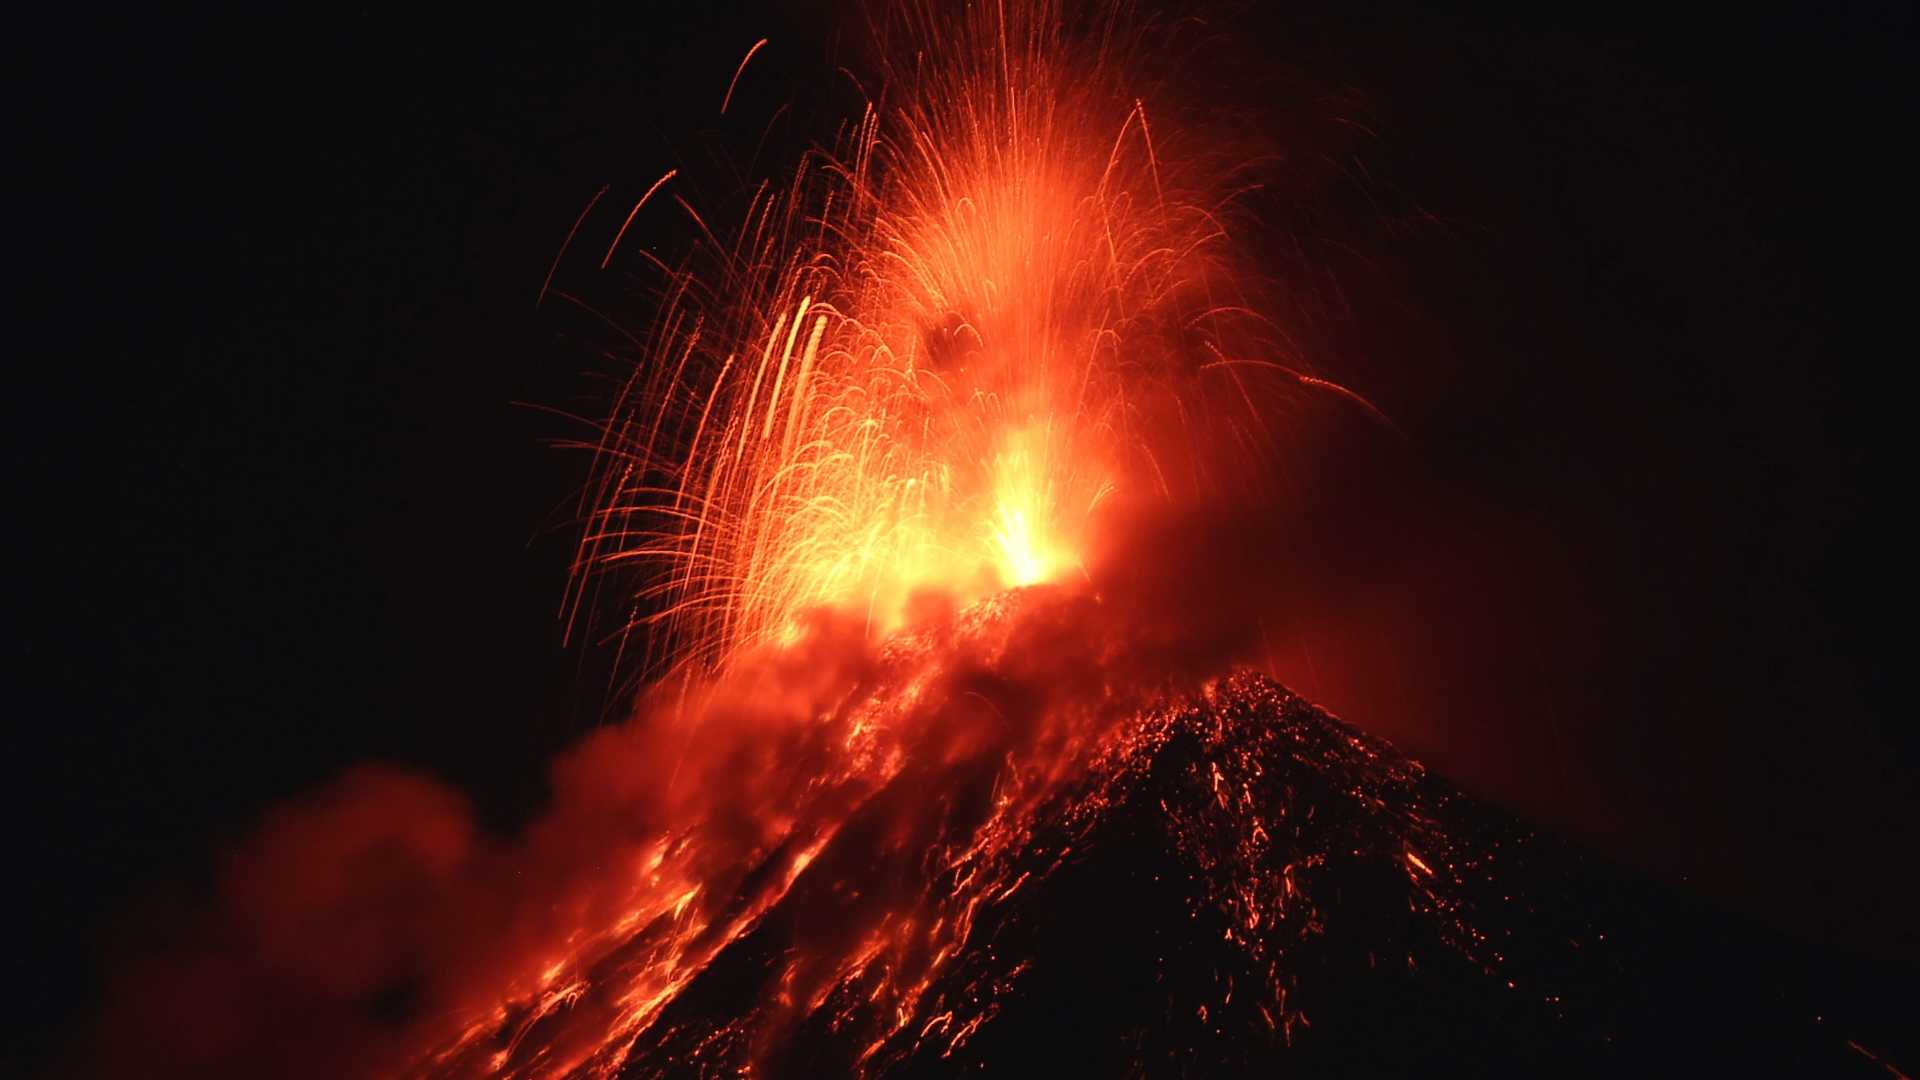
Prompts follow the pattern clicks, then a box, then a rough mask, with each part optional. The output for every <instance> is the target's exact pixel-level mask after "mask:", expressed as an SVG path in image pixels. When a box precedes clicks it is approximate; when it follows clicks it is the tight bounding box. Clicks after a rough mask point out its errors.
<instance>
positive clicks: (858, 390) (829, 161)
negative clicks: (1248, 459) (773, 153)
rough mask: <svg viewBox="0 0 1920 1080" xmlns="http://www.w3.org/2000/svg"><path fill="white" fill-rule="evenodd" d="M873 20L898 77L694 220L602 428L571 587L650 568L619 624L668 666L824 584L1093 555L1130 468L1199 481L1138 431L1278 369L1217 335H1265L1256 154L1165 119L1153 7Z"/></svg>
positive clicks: (1022, 575)
mask: <svg viewBox="0 0 1920 1080" xmlns="http://www.w3.org/2000/svg"><path fill="white" fill-rule="evenodd" d="M878 33H879V36H880V37H882V38H883V39H887V38H889V37H890V36H891V40H889V41H883V48H884V49H885V50H886V55H887V56H888V57H890V59H883V61H882V63H881V65H880V66H881V68H882V71H881V75H882V78H883V82H882V84H881V92H880V93H879V94H878V95H877V96H876V99H875V100H874V101H873V102H872V103H870V104H869V105H868V106H867V108H866V110H865V112H864V114H863V115H862V116H861V117H860V118H859V120H858V122H857V123H855V124H854V125H852V128H851V131H850V133H849V134H848V135H847V136H846V137H845V138H844V139H843V140H842V142H841V144H840V145H839V147H838V149H837V150H836V151H835V152H825V151H816V152H814V153H812V154H810V155H808V156H807V158H806V159H805V160H804V162H803V163H802V165H801V167H800V168H799V169H798V171H797V172H796V173H795V174H794V176H793V177H792V178H791V180H789V181H788V182H786V183H785V184H782V185H779V186H774V185H771V184H763V185H761V187H760V188H759V189H758V190H757V191H756V192H755V193H754V195H753V197H752V202H751V206H750V209H749V211H748V213H747V215H746V219H745V221H744V223H743V224H742V226H741V227H740V229H739V230H738V232H737V233H736V234H735V235H733V236H732V238H731V239H730V240H727V241H722V240H721V239H719V238H718V237H717V236H715V235H714V234H713V233H712V232H711V231H710V230H709V229H708V227H707V225H706V224H705V223H704V222H700V223H699V230H700V233H701V235H702V237H703V238H704V240H703V242H702V245H701V247H700V248H699V250H698V251H697V252H696V253H695V254H694V255H693V256H692V257H691V258H690V259H689V260H688V261H687V262H686V263H685V264H683V265H682V266H681V267H680V268H679V269H677V270H675V271H673V272H672V273H671V275H670V279H669V285H668V288H667V290H666V293H665V298H664V299H665V302H664V304H663V306H662V309H661V313H660V315H659V318H658V320H657V322H656V323H655V325H654V327H653V329H652V331H651V333H650V334H649V335H648V336H647V338H646V339H645V340H646V347H647V350H648V355H647V356H646V357H645V358H644V362H643V363H641V364H640V365H639V366H638V368H637V369H636V373H635V374H634V375H633V377H632V379H631V381H630V382H629V384H628V385H627V387H626V388H625V391H624V392H623V393H622V395H621V397H620V402H619V406H618V408H617V409H616V411H615V413H614V415H613V416H612V418H611V419H610V420H609V422H608V423H607V424H606V426H605V428H604V431H603V433H602V436H601V440H600V446H599V450H600V462H601V464H600V468H599V471H598V473H597V474H596V476H595V478H594V480H593V483H592V484H591V485H590V488H589V490H588V492H587V494H586V497H585V498H586V502H585V503H584V505H583V513H584V516H585V517H586V519H587V521H588V522H589V527H588V529H587V530H586V533H585V536H584V539H583V541H582V544H581V548H580V552H579V558H578V561H577V564H576V571H577V575H576V581H577V584H576V588H575V592H574V594H573V601H572V604H571V611H572V612H573V613H575V614H578V613H580V612H581V611H582V609H583V607H585V606H587V605H588V604H589V603H590V601H589V597H588V594H589V592H590V591H592V590H590V589H589V585H588V579H589V578H590V577H591V576H593V575H595V574H596V573H599V572H605V571H611V570H630V571H634V572H636V574H637V577H638V580H639V584H638V586H637V587H633V588H626V587H623V588H622V589H621V590H620V595H621V596H623V597H624V598H626V599H625V600H624V601H623V606H624V607H625V609H626V610H625V611H624V612H622V613H621V617H620V627H621V629H622V631H623V632H624V631H634V630H645V631H647V638H648V643H649V647H650V649H651V650H652V651H651V656H652V660H653V661H654V663H655V666H656V668H659V667H679V666H688V667H693V668H701V669H707V670H712V669H716V668H720V667H723V666H724V665H725V662H726V661H727V659H728V658H729V657H731V656H733V655H735V654H736V653H737V652H738V651H739V650H740V649H742V648H745V647H750V646H752V645H755V644H758V643H762V642H779V641H785V640H791V639H792V637H793V636H794V635H795V634H796V633H797V628H798V626H799V624H800V620H801V618H802V616H803V615H804V613H805V612H806V611H807V610H808V609H811V608H815V607H842V608H850V609H853V610H858V611H862V612H863V613H864V618H865V619H866V621H867V623H868V625H869V628H870V630H871V631H872V632H873V633H875V634H880V633H884V632H886V631H887V630H889V629H891V628H892V627H894V626H895V625H897V624H898V622H899V620H900V618H901V616H902V612H903V610H904V607H905V604H906V602H907V601H908V599H909V598H910V597H911V595H912V594H913V593H915V592H916V591H919V590H923V589H937V590H939V591H942V592H945V593H947V594H949V595H952V596H954V597H955V598H956V599H958V600H960V601H962V602H965V601H969V600H972V599H977V598H979V597H981V596H984V595H988V594H990V593H991V592H993V591H995V590H997V589H999V588H1002V587H1005V586H1008V585H1028V584H1035V583H1039V582H1043V581H1048V580H1053V579H1058V578H1060V577H1062V576H1064V575H1069V574H1071V573H1072V572H1073V571H1074V569H1075V568H1076V566H1077V565H1078V564H1079V557H1078V555H1077V552H1078V551H1079V550H1080V548H1081V545H1082V544H1083V542H1084V540H1085V537H1086V531H1087V528H1088V523H1089V515H1090V514H1091V513H1092V512H1093V510H1094V509H1095V507H1096V506H1097V505H1098V504H1099V503H1100V501H1101V499H1102V498H1103V496H1104V495H1106V494H1107V493H1108V492H1110V491H1113V490H1115V489H1117V488H1118V489H1129V490H1133V491H1136V492H1169V493H1172V492H1176V491H1177V490H1179V489H1181V488H1183V487H1189V486H1193V485H1195V484H1196V483H1197V482H1198V477H1197V476H1196V475H1195V471H1194V470H1192V469H1186V470H1182V469H1179V468H1175V467H1170V466H1169V464H1168V462H1166V461H1165V460H1163V458H1164V451H1160V452H1156V451H1153V450H1150V449H1149V448H1148V440H1147V439H1145V438H1143V435H1142V428H1143V427H1144V426H1146V425H1149V424H1153V423H1163V422H1165V421H1166V419H1167V418H1168V417H1175V418H1177V419H1176V421H1175V422H1176V423H1177V424H1189V423H1193V422H1194V418H1195V417H1196V416H1197V415H1202V414H1205V413H1206V412H1208V411H1217V410H1214V407H1213V406H1212V405H1210V404H1209V403H1208V400H1207V396H1208V394H1209V393H1215V394H1216V396H1218V395H1217V392H1218V391H1221V390H1223V389H1224V390H1230V391H1231V393H1232V395H1234V396H1235V398H1236V399H1237V400H1244V399H1245V393H1244V385H1243V384H1244V382H1245V379H1246V377H1247V376H1246V371H1247V369H1248V368H1249V367H1250V366H1252V367H1257V366H1259V365H1258V364H1256V363H1253V362H1250V361H1245V360H1241V359H1234V360H1233V362H1232V363H1227V364H1223V363H1221V362H1220V361H1221V360H1222V359H1223V358H1230V357H1238V356H1240V355H1242V354H1247V353H1250V352H1251V351H1252V350H1249V349H1246V348H1244V347H1240V348H1236V346H1235V344H1234V343H1235V342H1236V341H1241V342H1243V343H1244V340H1245V328H1246V327H1247V326H1248V325H1250V321H1251V320H1250V318H1249V317H1248V316H1247V315H1246V312H1247V310H1248V307H1247V303H1246V300H1245V297H1244V296H1243V295H1242V294H1241V292H1240V291H1239V290H1238V288H1237V287H1236V284H1235V282H1236V279H1237V278H1239V277H1244V276H1245V275H1236V274H1233V273H1229V272H1227V268H1226V263H1227V257H1226V251H1225V247H1226V244H1225V241H1226V232H1225V230H1224V228H1223V226H1222V223H1221V215H1222V210H1223V208H1224V207H1225V206H1226V205H1228V203H1229V201H1230V195H1231V191H1230V177H1229V176H1228V175H1226V174H1227V172H1228V171H1229V170H1223V169H1221V168H1219V167H1218V166H1217V165H1214V164H1213V162H1214V161H1215V160H1217V158H1216V157H1210V156H1209V155H1208V154H1205V153H1199V152H1192V151H1191V148H1188V147H1185V146H1183V145H1182V140H1181V139H1180V138H1177V137H1176V138H1173V139H1164V138H1163V139H1162V140H1161V141H1159V142H1156V141H1155V131H1156V130H1158V129H1154V128H1150V127H1149V124H1148V118H1147V111H1148V110H1147V106H1146V105H1145V104H1143V103H1142V102H1141V100H1140V99H1139V98H1138V97H1136V96H1135V93H1136V91H1135V90H1134V89H1133V88H1131V87H1129V86H1128V85H1126V80H1127V78H1128V77H1129V69H1130V65H1131V63H1132V61H1133V59H1134V57H1133V55H1132V50H1135V49H1137V48H1138V45H1137V44H1134V45H1129V44H1126V42H1128V41H1137V39H1138V36H1137V35H1126V34H1120V33H1118V31H1117V23H1116V22H1115V21H1114V19H1113V17H1111V16H1105V15H1101V16H1096V17H1092V18H1090V19H1083V20H1080V21H1079V22H1076V21H1075V20H1072V19H1069V18H1068V17H1067V16H1066V15H1065V14H1063V13H1062V12H1060V11H1057V10H1055V9H1054V8H1053V6H1052V5H1049V4H1045V3H1038V4H1024V5H1005V6H1004V7H1003V6H1002V5H997V4H984V5H983V4H974V5H968V6H967V7H966V8H964V9H963V10H961V11H951V12H950V11H946V10H944V9H942V10H940V11H931V10H921V9H914V10H910V11H908V12H906V13H904V14H900V15H898V16H897V17H896V18H895V20H894V21H893V22H892V23H889V24H888V26H886V27H883V28H881V30H880V31H878ZM1087 42H1091V43H1092V44H1090V45H1089V44H1086V43H1087ZM1076 43H1078V44H1076ZM757 47H758V46H756V48H757ZM1166 127H1167V130H1173V129H1174V127H1175V126H1174V125H1167V126H1166ZM655 186H656V188H657V187H658V186H659V185H655ZM648 194H649V195H653V196H655V197H658V196H657V194H656V192H655V191H649V193H648ZM681 205H682V206H683V207H686V208H687V211H688V213H689V214H692V212H693V211H692V209H691V207H687V204H685V203H684V202H683V203H681ZM695 220H696V221H699V219H698V218H697V217H695ZM1208 369H1210V370H1211V377H1208V376H1207V375H1205V374H1203V372H1204V371H1205V370H1208ZM1260 423H1261V421H1260V420H1259V418H1258V417H1247V416H1241V417H1239V418H1237V419H1229V420H1226V421H1221V422H1220V426H1221V427H1222V428H1234V429H1236V430H1241V431H1245V432H1252V431H1255V430H1256V429H1257V428H1258V427H1259V425H1260Z"/></svg>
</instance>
